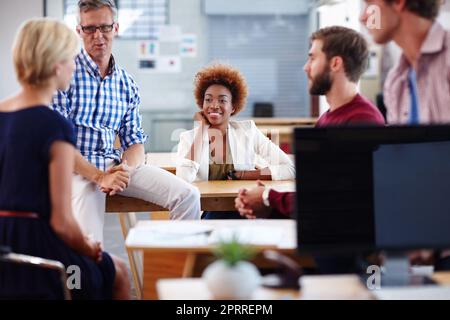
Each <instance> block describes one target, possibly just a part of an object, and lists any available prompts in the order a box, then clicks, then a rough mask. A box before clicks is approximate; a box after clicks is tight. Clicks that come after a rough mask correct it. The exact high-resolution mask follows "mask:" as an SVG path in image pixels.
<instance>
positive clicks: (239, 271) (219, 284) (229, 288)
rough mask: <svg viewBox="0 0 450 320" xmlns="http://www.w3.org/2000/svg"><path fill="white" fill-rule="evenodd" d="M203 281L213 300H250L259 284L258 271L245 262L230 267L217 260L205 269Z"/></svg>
mask: <svg viewBox="0 0 450 320" xmlns="http://www.w3.org/2000/svg"><path fill="white" fill-rule="evenodd" d="M203 279H204V280H205V282H206V285H207V286H208V289H209V291H210V292H211V294H212V296H213V298H214V299H250V298H251V297H252V294H253V292H254V291H255V289H256V288H258V287H259V285H260V283H261V276H260V274H259V271H258V269H257V268H256V267H255V266H254V265H253V264H252V263H250V262H247V261H240V262H238V263H237V264H236V265H235V266H233V267H230V266H228V265H227V264H226V263H225V262H224V261H223V260H217V261H215V262H213V263H212V264H210V265H209V266H208V267H207V268H206V269H205V271H204V272H203Z"/></svg>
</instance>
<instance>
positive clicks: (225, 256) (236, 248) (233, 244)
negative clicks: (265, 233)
mask: <svg viewBox="0 0 450 320" xmlns="http://www.w3.org/2000/svg"><path fill="white" fill-rule="evenodd" d="M213 252H214V255H215V256H216V257H217V258H218V259H221V260H223V261H225V263H226V264H227V265H229V266H230V267H232V266H235V265H236V264H237V263H238V262H239V261H245V260H251V259H253V257H254V256H255V255H256V250H255V249H254V248H252V247H251V246H248V245H244V244H242V243H240V242H239V241H238V239H237V237H236V236H233V238H232V239H231V241H228V242H227V241H221V242H219V243H218V244H217V246H216V248H215V249H214V251H213Z"/></svg>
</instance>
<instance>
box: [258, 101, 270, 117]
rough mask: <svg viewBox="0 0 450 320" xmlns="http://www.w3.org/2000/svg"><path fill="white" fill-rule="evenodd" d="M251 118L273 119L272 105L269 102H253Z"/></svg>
mask: <svg viewBox="0 0 450 320" xmlns="http://www.w3.org/2000/svg"><path fill="white" fill-rule="evenodd" d="M253 116H254V117H255V118H271V117H273V104H272V103H270V102H255V103H254V104H253Z"/></svg>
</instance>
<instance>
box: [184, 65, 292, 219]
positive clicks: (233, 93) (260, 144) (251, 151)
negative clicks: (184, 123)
mask: <svg viewBox="0 0 450 320" xmlns="http://www.w3.org/2000/svg"><path fill="white" fill-rule="evenodd" d="M247 94H248V90H247V85H246V83H245V79H244V77H243V76H242V74H241V73H240V72H239V70H237V69H235V68H233V67H232V66H230V65H226V64H220V63H215V64H212V65H210V66H207V67H205V68H204V69H202V70H200V71H199V72H198V73H197V75H196V76H195V80H194V95H195V100H196V102H197V106H198V107H199V108H200V111H199V112H197V113H196V114H195V116H194V120H196V122H197V123H198V126H196V127H195V128H194V129H192V130H189V131H186V132H183V133H182V134H181V135H180V143H179V144H178V161H177V176H179V177H181V178H182V179H184V180H186V181H188V182H193V181H205V180H230V179H233V180H290V179H294V178H295V168H294V164H293V163H292V161H291V160H290V158H289V157H288V156H287V155H286V154H285V153H284V152H283V151H282V150H281V149H280V148H279V147H278V146H277V145H275V144H274V143H273V142H272V141H270V140H269V139H268V138H267V137H266V136H265V135H264V134H263V133H262V132H261V131H260V130H259V129H258V128H257V127H256V125H255V123H254V121H252V120H243V121H238V120H232V119H231V117H232V116H235V115H236V114H238V113H239V112H240V111H242V110H243V109H244V107H245V103H246V98H247ZM203 218H207V219H211V218H215V219H237V218H240V215H239V214H238V213H237V212H234V213H230V212H205V213H204V214H203Z"/></svg>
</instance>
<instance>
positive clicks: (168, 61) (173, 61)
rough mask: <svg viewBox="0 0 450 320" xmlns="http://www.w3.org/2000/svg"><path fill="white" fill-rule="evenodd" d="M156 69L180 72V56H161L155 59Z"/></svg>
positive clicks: (163, 71) (165, 71) (166, 71)
mask: <svg viewBox="0 0 450 320" xmlns="http://www.w3.org/2000/svg"><path fill="white" fill-rule="evenodd" d="M157 70H158V72H162V73H178V72H181V58H180V57H179V56H163V57H159V58H158V61H157Z"/></svg>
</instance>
